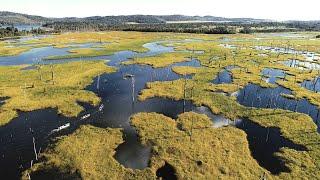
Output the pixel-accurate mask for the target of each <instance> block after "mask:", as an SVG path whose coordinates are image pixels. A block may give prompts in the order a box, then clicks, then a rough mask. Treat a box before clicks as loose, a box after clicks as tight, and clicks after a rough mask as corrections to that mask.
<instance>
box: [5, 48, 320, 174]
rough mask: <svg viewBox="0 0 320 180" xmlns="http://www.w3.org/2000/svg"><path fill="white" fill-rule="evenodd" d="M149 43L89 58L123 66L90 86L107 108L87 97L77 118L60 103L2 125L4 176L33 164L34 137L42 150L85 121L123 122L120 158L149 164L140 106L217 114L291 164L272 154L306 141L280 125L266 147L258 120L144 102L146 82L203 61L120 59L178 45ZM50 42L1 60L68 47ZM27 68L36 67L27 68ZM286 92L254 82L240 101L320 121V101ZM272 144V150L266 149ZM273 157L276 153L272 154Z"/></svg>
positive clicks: (258, 148)
mask: <svg viewBox="0 0 320 180" xmlns="http://www.w3.org/2000/svg"><path fill="white" fill-rule="evenodd" d="M145 47H147V48H148V49H150V51H149V52H146V53H135V52H131V51H121V52H117V53H115V54H114V55H112V56H100V57H93V58H86V59H89V60H98V59H99V60H101V59H108V60H110V62H108V65H111V66H116V67H118V71H117V72H115V73H111V74H103V75H101V76H99V77H96V78H95V79H94V82H93V83H92V84H91V85H89V86H88V87H87V88H86V89H87V90H90V91H93V92H95V93H96V94H97V95H98V96H99V97H101V99H102V102H101V104H103V105H104V108H103V109H100V110H101V111H99V107H101V105H100V106H98V107H92V106H90V105H88V104H83V103H81V105H83V106H84V107H85V111H84V112H82V113H81V114H80V115H79V116H78V117H76V118H66V117H63V116H61V115H58V114H57V111H56V110H55V109H42V110H36V111H32V112H20V113H19V116H18V117H17V118H15V119H14V120H12V121H11V122H10V123H9V124H7V125H5V126H2V127H0V177H1V178H2V179H19V177H20V174H19V173H20V172H21V171H22V170H25V169H26V168H29V167H30V162H31V160H33V159H35V154H34V147H33V138H34V140H35V144H36V150H37V152H39V151H40V152H41V151H42V150H44V149H45V148H46V146H47V145H48V144H49V143H50V141H51V140H52V139H53V137H57V136H61V135H67V134H70V133H72V132H74V131H75V130H76V129H77V128H78V127H79V126H80V125H83V124H91V125H93V126H97V127H112V128H123V134H124V135H123V138H124V143H123V144H121V145H120V146H119V147H118V148H117V149H116V154H115V158H116V159H117V160H118V161H119V162H120V163H121V164H122V165H124V166H125V167H129V168H132V169H143V168H145V167H147V166H148V163H149V159H150V151H151V147H146V146H143V145H141V143H140V142H139V140H138V137H137V132H136V131H135V129H134V128H133V127H132V126H131V125H130V116H131V115H133V114H135V113H138V112H158V113H162V114H164V115H166V116H169V117H172V118H176V117H177V115H179V114H180V113H183V112H184V111H195V112H199V113H204V114H207V115H208V116H209V117H210V118H212V119H214V120H215V121H214V127H221V126H227V125H235V126H237V127H239V128H240V129H243V130H244V131H245V132H246V133H247V134H248V141H249V144H250V149H251V151H252V155H253V157H254V158H256V159H257V160H258V161H259V164H260V165H261V166H263V167H265V168H266V169H268V170H270V171H271V172H274V173H278V172H279V171H286V169H285V167H283V166H281V165H280V166H279V161H278V160H277V159H274V158H273V157H271V156H272V154H273V152H276V151H278V150H279V148H280V147H289V148H295V149H298V150H303V148H302V147H300V146H295V145H294V144H292V142H290V141H288V140H286V139H281V134H280V133H279V131H278V130H277V129H272V128H269V130H268V131H270V139H271V138H272V139H276V141H270V143H272V144H271V145H270V146H275V147H268V148H269V149H268V148H265V147H264V146H265V145H264V144H263V143H261V142H259V139H265V129H261V127H259V126H257V125H255V124H250V123H248V122H247V121H242V120H239V121H236V122H235V123H233V121H229V120H228V119H226V118H224V117H223V116H222V115H213V114H212V113H211V111H210V110H209V109H208V108H206V107H195V106H194V105H193V104H192V103H191V102H189V101H187V102H186V103H185V104H186V106H184V102H183V101H174V100H170V99H161V98H152V99H149V100H146V101H143V102H140V101H138V100H137V96H138V94H139V92H140V91H141V90H142V89H144V88H145V84H146V83H147V82H152V81H171V80H175V79H178V78H182V76H180V75H178V74H175V73H174V72H172V70H171V67H172V66H200V64H199V62H198V61H197V60H195V59H193V60H192V61H190V62H182V63H176V64H174V65H172V66H169V67H166V68H158V69H154V68H152V67H150V66H140V65H130V66H123V65H120V63H121V62H122V61H126V60H128V59H129V58H133V57H136V56H140V57H143V56H151V55H157V54H161V53H165V52H173V51H174V50H173V48H172V47H164V46H161V45H158V44H157V43H148V44H146V45H145ZM48 48H49V49H50V48H51V47H46V48H38V49H35V50H31V51H30V52H26V53H23V54H21V55H20V56H14V57H6V58H0V65H18V64H30V65H32V64H35V60H36V59H37V58H39V57H42V56H43V57H44V56H48V55H65V53H66V49H54V50H53V51H54V53H52V52H53V51H51V50H52V49H50V50H48ZM78 60H81V59H80V58H75V59H69V60H56V61H50V63H63V62H67V61H78ZM30 67H33V66H30ZM31 69H32V68H31ZM24 70H30V69H29V68H26V69H24ZM226 72H227V73H226ZM226 72H221V73H222V76H221V77H220V80H218V82H217V83H229V82H231V81H232V76H231V74H230V73H229V72H228V71H227V70H226ZM128 74H130V75H133V78H126V75H128ZM219 74H220V73H219ZM190 77H191V76H190ZM190 77H187V78H190ZM281 93H285V94H290V93H291V92H290V91H289V90H287V89H284V88H281V87H278V88H275V89H271V88H266V89H264V88H261V87H259V86H256V85H248V86H247V87H245V88H244V89H243V90H241V91H240V93H239V96H238V97H237V98H238V101H239V102H240V103H241V104H243V105H245V106H250V107H253V106H254V107H269V108H275V107H278V108H283V109H289V110H296V111H298V112H303V113H306V114H309V115H310V116H311V117H312V118H313V119H314V120H315V122H317V121H319V110H318V109H317V108H316V107H315V106H312V105H310V103H309V102H308V101H306V100H300V101H295V100H290V99H287V98H284V97H282V96H279V94H281ZM0 100H1V99H0ZM0 106H1V102H0ZM88 114H90V117H87V118H83V117H85V116H86V115H88ZM67 123H70V127H68V128H66V129H65V130H62V131H60V132H57V133H53V134H52V135H50V136H49V134H50V132H51V131H52V130H53V129H56V128H58V127H59V126H62V125H65V124H67ZM318 124H319V123H318ZM252 138H253V139H252ZM40 148H41V149H40ZM266 149H267V151H268V152H267V153H264V152H265V150H266ZM262 153H264V154H266V156H263V157H260V156H261V154H262ZM268 158H271V159H270V160H268ZM280 164H281V163H280ZM172 169H173V167H170V165H169V164H166V165H165V166H164V167H163V168H162V169H161V168H160V169H159V170H158V171H157V175H158V176H159V177H163V178H168V177H171V176H172V175H173V174H172ZM168 170H169V171H170V172H169V175H167V176H166V174H167V173H168ZM173 170H174V169H173ZM170 173H171V174H170ZM173 177H175V176H173Z"/></svg>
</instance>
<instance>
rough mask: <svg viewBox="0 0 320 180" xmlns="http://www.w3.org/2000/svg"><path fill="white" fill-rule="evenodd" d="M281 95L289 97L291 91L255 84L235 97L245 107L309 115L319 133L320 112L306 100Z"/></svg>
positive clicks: (245, 88)
mask: <svg viewBox="0 0 320 180" xmlns="http://www.w3.org/2000/svg"><path fill="white" fill-rule="evenodd" d="M281 94H286V95H291V94H292V93H291V91H290V90H288V89H286V88H284V87H281V86H278V87H276V88H262V87H260V86H258V85H255V84H249V85H247V86H246V87H244V88H243V89H242V90H241V91H240V92H239V94H238V96H237V101H238V102H239V103H240V104H242V105H244V106H247V107H256V108H272V109H275V108H278V109H284V110H290V111H294V112H300V113H304V114H307V115H309V116H310V117H311V118H312V119H313V121H314V123H315V124H317V126H318V132H320V110H319V109H318V107H317V106H315V105H313V104H311V103H310V102H309V101H308V100H306V99H300V100H295V99H289V98H286V97H284V96H282V95H281Z"/></svg>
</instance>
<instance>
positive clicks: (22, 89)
mask: <svg viewBox="0 0 320 180" xmlns="http://www.w3.org/2000/svg"><path fill="white" fill-rule="evenodd" d="M22 67H24V66H9V67H0V72H1V73H0V97H8V99H7V100H5V104H3V105H2V106H1V107H0V117H1V120H0V125H4V124H6V123H8V122H9V121H10V120H11V119H13V118H14V117H16V116H17V111H32V110H36V109H44V108H57V109H58V112H59V113H61V114H62V115H64V116H68V117H70V116H76V115H77V114H79V113H80V112H81V111H82V110H83V108H82V107H81V106H80V105H79V104H78V103H77V102H86V103H90V104H92V105H98V103H99V102H100V99H99V98H98V97H97V96H96V95H95V94H94V93H93V92H89V91H86V90H84V88H85V87H86V86H88V85H89V84H90V83H92V79H93V78H94V77H96V76H98V75H100V74H103V73H111V72H114V71H115V69H114V68H112V67H109V66H106V65H105V61H81V62H70V63H64V64H54V65H42V66H38V67H37V69H33V70H26V71H25V70H21V68H22Z"/></svg>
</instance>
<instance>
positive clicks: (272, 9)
mask: <svg viewBox="0 0 320 180" xmlns="http://www.w3.org/2000/svg"><path fill="white" fill-rule="evenodd" d="M319 7H320V0H260V1H259V0H218V1H217V0H0V11H14V12H20V13H27V14H33V15H41V16H47V17H70V16H73V17H86V16H96V15H99V16H105V15H130V14H152V15H164V14H184V15H201V16H204V15H213V16H223V17H253V18H266V19H274V20H291V19H296V20H320V13H319Z"/></svg>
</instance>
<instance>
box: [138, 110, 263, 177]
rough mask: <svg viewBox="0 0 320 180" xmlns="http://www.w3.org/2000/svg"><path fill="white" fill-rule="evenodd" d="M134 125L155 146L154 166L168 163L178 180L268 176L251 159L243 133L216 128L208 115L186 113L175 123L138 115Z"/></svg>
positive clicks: (142, 114)
mask: <svg viewBox="0 0 320 180" xmlns="http://www.w3.org/2000/svg"><path fill="white" fill-rule="evenodd" d="M192 121H194V122H193V123H194V124H193V127H194V129H193V130H192V136H191V139H190V133H191V132H190V131H191V128H190V127H191V124H192ZM132 124H133V125H134V126H135V127H136V129H137V131H138V133H139V137H140V138H141V140H142V142H143V143H148V144H152V145H153V153H154V156H153V157H152V161H151V167H152V166H160V167H161V165H163V164H164V162H167V163H169V164H170V165H172V166H173V167H174V169H175V170H176V175H177V177H178V179H189V178H191V177H192V179H259V177H260V176H261V175H263V174H264V172H266V173H267V174H268V172H267V171H265V170H264V169H262V168H261V167H260V166H259V165H258V163H257V162H256V161H255V160H254V159H253V158H252V157H251V155H250V150H249V148H248V146H249V145H248V142H247V140H246V134H245V133H244V132H242V131H241V130H239V129H236V128H233V127H226V128H213V127H212V123H211V121H210V119H209V118H208V117H207V116H205V115H201V114H196V113H192V112H190V113H184V114H181V115H179V117H178V119H177V120H176V121H175V120H173V119H171V118H169V117H166V116H164V115H161V114H156V113H139V114H136V115H134V116H133V117H132ZM178 127H180V128H178ZM180 129H181V130H180ZM268 176H269V175H268Z"/></svg>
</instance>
